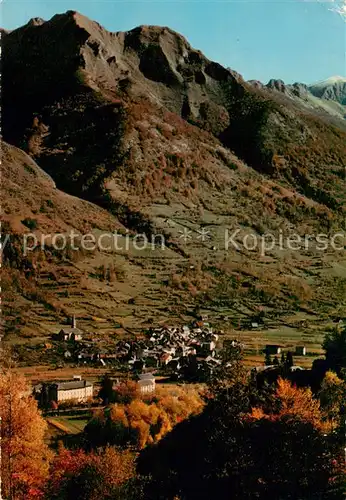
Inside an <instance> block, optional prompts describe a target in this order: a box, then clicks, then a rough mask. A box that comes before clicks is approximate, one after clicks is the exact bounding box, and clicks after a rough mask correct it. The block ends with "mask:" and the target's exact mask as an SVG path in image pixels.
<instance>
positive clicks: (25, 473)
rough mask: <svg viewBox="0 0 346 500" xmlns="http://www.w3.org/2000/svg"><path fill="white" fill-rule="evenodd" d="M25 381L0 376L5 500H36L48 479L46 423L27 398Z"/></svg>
mask: <svg viewBox="0 0 346 500" xmlns="http://www.w3.org/2000/svg"><path fill="white" fill-rule="evenodd" d="M29 394H30V391H29V388H28V386H27V384H26V382H25V379H24V378H23V377H21V376H19V375H18V374H15V373H13V372H12V371H11V370H6V371H3V372H0V416H1V418H2V426H1V427H2V428H1V435H2V464H1V465H2V467H1V476H2V481H3V494H4V496H5V498H10V499H11V500H15V499H18V500H19V499H23V500H24V499H25V500H28V499H30V498H39V497H40V491H41V487H42V486H43V483H44V481H45V479H46V477H47V475H48V468H49V459H50V452H49V450H48V447H47V445H46V444H45V442H44V434H45V431H46V422H45V420H44V419H43V418H42V416H41V415H40V413H39V411H38V408H37V404H36V401H35V400H34V399H33V398H32V397H31V396H30V395H29Z"/></svg>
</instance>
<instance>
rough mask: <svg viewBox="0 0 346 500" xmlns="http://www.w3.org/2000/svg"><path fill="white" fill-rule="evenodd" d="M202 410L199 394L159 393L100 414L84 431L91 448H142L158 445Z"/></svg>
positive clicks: (115, 406) (181, 392) (180, 392)
mask: <svg viewBox="0 0 346 500" xmlns="http://www.w3.org/2000/svg"><path fill="white" fill-rule="evenodd" d="M202 407H203V402H202V400H201V398H200V397H199V396H198V394H197V393H196V391H176V394H170V393H167V392H163V393H162V394H160V393H159V392H158V394H156V396H155V398H152V399H149V400H146V401H144V400H143V399H140V398H137V399H133V400H132V401H130V402H129V403H128V404H116V405H112V406H111V407H110V408H107V409H105V410H104V411H102V412H98V413H97V414H95V416H94V418H93V419H92V420H91V421H90V422H89V423H88V425H87V426H86V428H85V431H84V432H85V435H86V437H87V439H88V442H89V443H90V445H91V446H92V447H95V446H104V445H106V444H110V445H119V446H126V445H132V446H135V447H136V448H138V449H142V448H144V447H145V446H147V445H148V444H153V443H156V442H158V441H159V440H160V439H161V438H162V437H163V436H164V435H165V434H167V432H169V431H170V430H171V429H172V428H173V427H174V425H176V424H177V423H179V422H181V421H182V420H184V419H186V418H188V417H189V416H190V415H192V414H197V413H199V412H200V411H201V409H202Z"/></svg>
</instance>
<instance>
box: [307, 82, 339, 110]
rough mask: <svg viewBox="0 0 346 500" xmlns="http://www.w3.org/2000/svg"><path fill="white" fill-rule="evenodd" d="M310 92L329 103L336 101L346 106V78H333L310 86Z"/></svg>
mask: <svg viewBox="0 0 346 500" xmlns="http://www.w3.org/2000/svg"><path fill="white" fill-rule="evenodd" d="M308 88H309V91H310V92H311V93H312V94H313V95H315V96H316V97H319V98H320V99H326V100H328V101H336V102H338V103H339V104H342V105H345V106H346V78H345V77H342V76H332V77H330V78H328V79H327V80H323V81H321V82H317V83H314V84H312V85H309V87H308Z"/></svg>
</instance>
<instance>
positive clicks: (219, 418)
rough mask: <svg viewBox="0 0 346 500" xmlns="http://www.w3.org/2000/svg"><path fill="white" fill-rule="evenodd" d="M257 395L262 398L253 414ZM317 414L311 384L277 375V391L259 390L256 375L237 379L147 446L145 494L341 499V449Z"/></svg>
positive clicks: (187, 498) (193, 498) (204, 499)
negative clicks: (293, 382) (297, 383)
mask: <svg viewBox="0 0 346 500" xmlns="http://www.w3.org/2000/svg"><path fill="white" fill-rule="evenodd" d="M295 397H297V401H294V399H295ZM256 400H257V402H258V403H260V402H261V401H262V403H261V405H258V406H256V408H257V412H256V414H255V412H254V411H253V412H252V413H251V404H252V402H253V401H256ZM277 400H279V401H278V403H279V404H277V402H276V401H277ZM319 418H320V413H319V406H318V401H315V400H314V399H313V397H312V394H311V393H310V392H309V391H306V392H305V391H304V390H302V391H300V390H298V389H297V388H295V387H293V386H291V385H290V384H289V383H288V382H287V383H286V381H280V383H279V386H278V388H277V389H276V393H275V397H272V392H271V389H270V390H269V394H268V395H266V394H256V390H255V389H254V386H253V384H252V382H251V381H247V382H246V381H244V380H243V378H240V380H233V383H232V384H230V385H229V386H228V387H227V388H225V389H222V390H221V393H220V394H219V395H215V397H211V398H210V400H209V402H208V404H207V405H206V407H205V408H204V410H203V411H202V413H200V414H199V415H197V416H193V417H191V418H189V419H187V420H185V421H184V422H182V423H181V424H178V425H177V426H175V427H174V428H173V430H172V431H171V432H170V433H168V434H167V435H166V436H165V437H164V438H163V439H162V440H160V441H159V442H158V443H157V444H156V445H155V446H152V447H147V448H145V449H144V450H143V451H142V453H141V454H140V456H139V460H138V472H139V473H140V474H143V475H147V476H149V477H150V478H151V479H150V481H149V482H148V484H147V486H146V495H147V498H155V499H156V500H161V499H162V500H173V499H174V498H175V497H176V496H178V497H181V498H184V500H197V499H198V500H210V499H211V498H217V499H218V500H229V498H232V499H233V500H253V499H254V498H256V499H260V500H267V499H268V498H272V499H277V500H278V499H280V500H286V499H287V500H297V499H298V498H299V499H300V500H313V499H314V500H317V499H318V500H322V499H323V500H326V499H333V500H334V499H335V500H337V499H340V489H339V485H338V487H337V470H336V467H335V465H334V461H335V460H336V457H337V456H338V455H337V453H338V449H337V448H336V447H335V446H334V445H333V443H332V442H331V441H330V440H329V436H325V435H324V434H325V433H324V431H322V430H321V429H320V428H319V425H316V424H319Z"/></svg>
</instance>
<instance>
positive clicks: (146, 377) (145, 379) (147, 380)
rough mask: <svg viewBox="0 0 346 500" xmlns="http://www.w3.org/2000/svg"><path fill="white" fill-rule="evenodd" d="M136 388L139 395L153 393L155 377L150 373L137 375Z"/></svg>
mask: <svg viewBox="0 0 346 500" xmlns="http://www.w3.org/2000/svg"><path fill="white" fill-rule="evenodd" d="M138 387H139V391H140V393H141V394H150V393H152V392H155V377H154V375H153V374H152V373H142V374H141V375H139V380H138Z"/></svg>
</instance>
